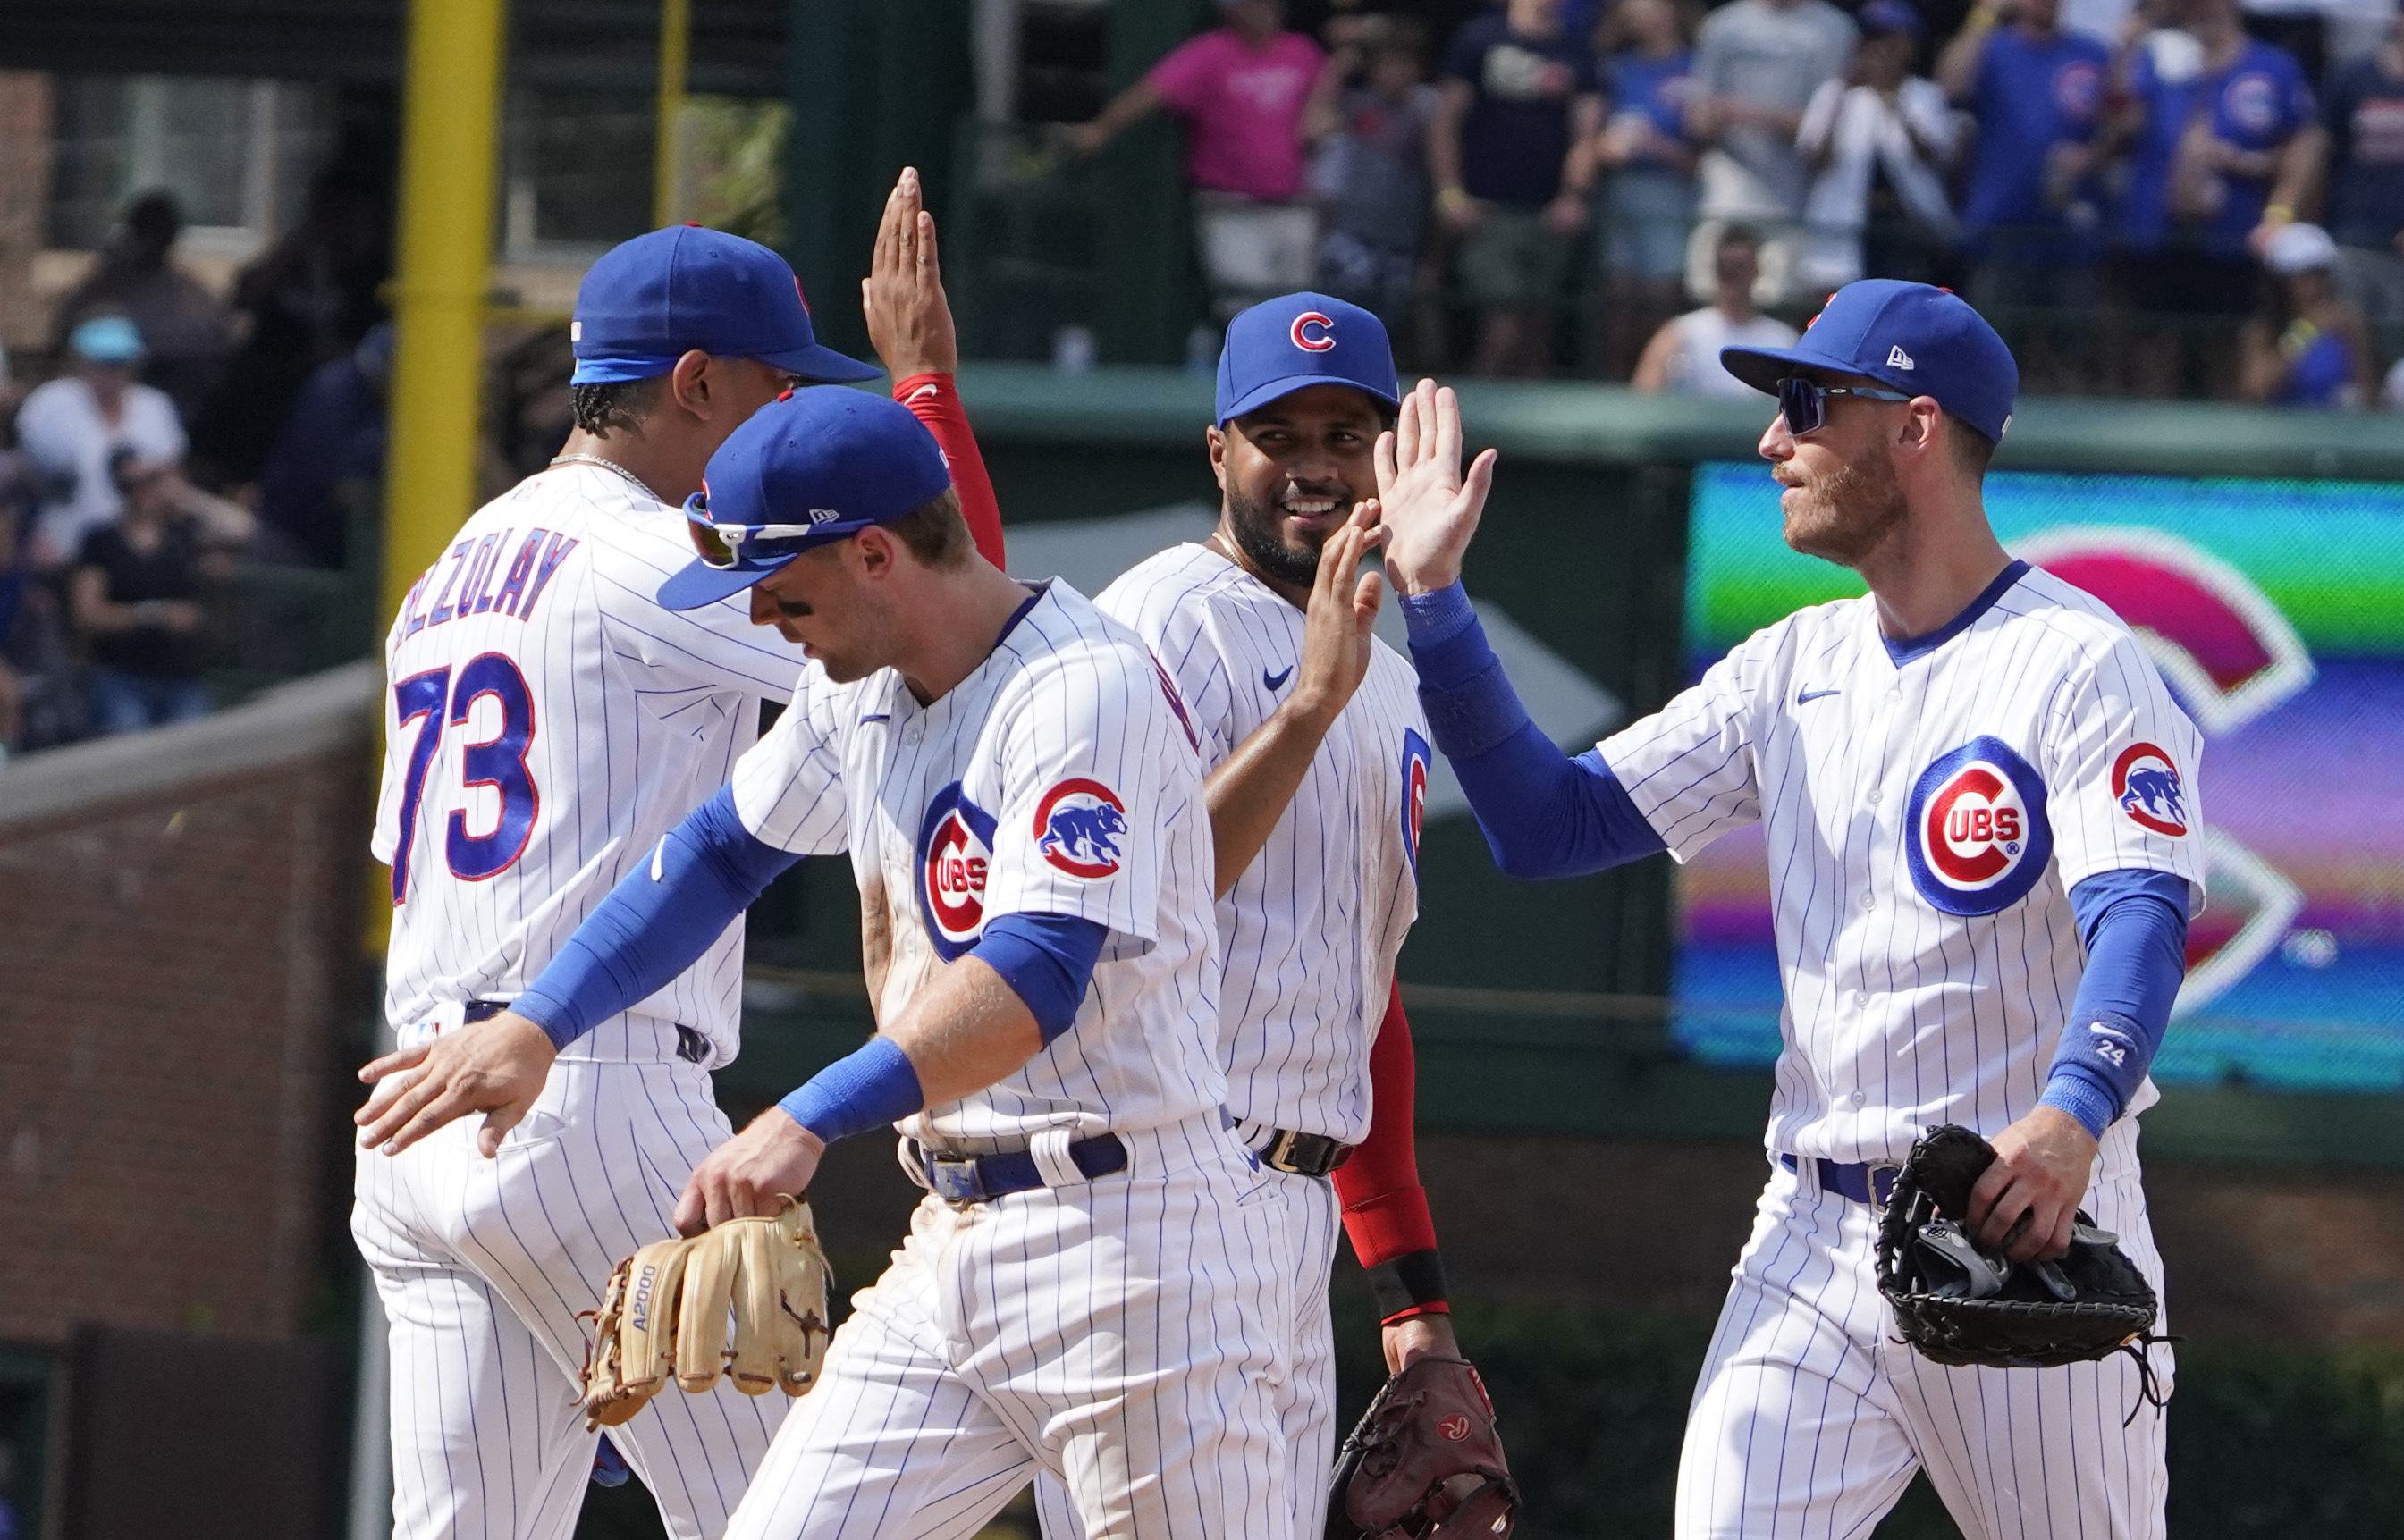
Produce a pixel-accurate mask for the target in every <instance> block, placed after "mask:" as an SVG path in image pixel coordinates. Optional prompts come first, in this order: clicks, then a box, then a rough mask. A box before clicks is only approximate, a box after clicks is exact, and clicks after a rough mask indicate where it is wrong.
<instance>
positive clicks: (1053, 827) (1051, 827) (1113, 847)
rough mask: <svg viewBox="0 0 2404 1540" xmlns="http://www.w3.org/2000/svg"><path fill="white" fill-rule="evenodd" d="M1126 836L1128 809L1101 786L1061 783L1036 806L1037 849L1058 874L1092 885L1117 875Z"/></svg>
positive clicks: (1078, 781)
mask: <svg viewBox="0 0 2404 1540" xmlns="http://www.w3.org/2000/svg"><path fill="white" fill-rule="evenodd" d="M1126 830H1127V816H1126V804H1125V803H1124V802H1122V801H1120V800H1119V798H1118V793H1116V792H1114V791H1112V790H1111V788H1110V787H1108V786H1106V785H1104V784H1101V783H1100V782H1099V781H1088V780H1085V779H1083V777H1076V778H1072V779H1070V780H1067V781H1063V782H1061V783H1060V784H1058V785H1056V786H1054V787H1053V788H1052V789H1051V790H1050V791H1047V792H1045V793H1044V794H1043V800H1042V801H1041V802H1039V803H1037V804H1036V806H1035V848H1036V849H1037V850H1038V851H1040V852H1041V853H1042V856H1043V859H1044V860H1046V861H1048V862H1050V863H1051V864H1052V865H1053V866H1054V867H1056V868H1057V869H1059V870H1061V871H1065V872H1067V873H1068V874H1069V876H1071V877H1082V878H1084V879H1086V880H1087V881H1094V880H1097V879H1099V878H1104V877H1109V876H1111V875H1112V874H1113V873H1115V872H1116V871H1117V870H1118V869H1119V866H1120V863H1121V861H1122V859H1123V858H1122V857H1121V855H1120V854H1119V836H1121V835H1123V834H1125V832H1126Z"/></svg>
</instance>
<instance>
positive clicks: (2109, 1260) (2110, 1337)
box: [1878, 1123, 2167, 1415]
mask: <svg viewBox="0 0 2404 1540" xmlns="http://www.w3.org/2000/svg"><path fill="white" fill-rule="evenodd" d="M1994 1159H1995V1150H1994V1146H1993V1145H1990V1144H1988V1143H1987V1142H1986V1141H1985V1140H1984V1139H1981V1138H1980V1137H1978V1134H1976V1133H1974V1132H1972V1131H1970V1130H1968V1129H1965V1128H1962V1127H1960V1126H1958V1125H1956V1124H1951V1123H1948V1124H1946V1125H1944V1126H1943V1127H1941V1128H1936V1129H1932V1130H1930V1131H1928V1133H1927V1135H1926V1136H1925V1137H1923V1138H1922V1139H1921V1140H1920V1142H1919V1143H1917V1144H1915V1145H1912V1146H1911V1154H1910V1156H1909V1157H1908V1158H1907V1159H1906V1160H1905V1162H1904V1166H1903V1169H1902V1171H1900V1172H1897V1173H1896V1175H1895V1180H1894V1196H1893V1197H1892V1198H1890V1199H1889V1200H1887V1208H1886V1214H1884V1216H1883V1217H1882V1218H1881V1219H1880V1224H1879V1241H1878V1280H1879V1292H1880V1294H1882V1295H1884V1296H1886V1299H1887V1303H1888V1304H1890V1305H1892V1306H1893V1307H1894V1322H1895V1326H1896V1328H1897V1329H1898V1330H1900V1331H1901V1332H1902V1334H1903V1339H1904V1340H1905V1341H1907V1342H1908V1343H1910V1344H1911V1345H1912V1346H1913V1347H1914V1348H1916V1349H1918V1350H1919V1352H1920V1353H1922V1355H1923V1356H1925V1357H1927V1358H1930V1359H1933V1360H1935V1361H1936V1362H1937V1363H1939V1364H1975V1365H1982V1366H1985V1367H1992V1368H2051V1367H2056V1366H2057V1365H2062V1364H2076V1363H2080V1362H2083V1361H2086V1360H2090V1359H2097V1358H2104V1357H2108V1356H2109V1355H2110V1354H2112V1353H2117V1352H2119V1351H2120V1350H2122V1349H2124V1348H2125V1349H2127V1350H2128V1351H2129V1352H2130V1353H2131V1354H2132V1355H2133V1356H2134V1357H2135V1358H2136V1360H2137V1362H2138V1364H2139V1366H2140V1367H2141V1370H2143V1371H2144V1372H2145V1383H2146V1386H2147V1389H2148V1392H2150V1388H2151V1385H2152V1377H2151V1372H2150V1369H2147V1368H2145V1352H2144V1349H2145V1345H2146V1344H2148V1343H2151V1342H2155V1341H2162V1340H2167V1339H2162V1338H2156V1337H2152V1336H2150V1335H2149V1333H2150V1332H2151V1331H2152V1329H2153V1325H2154V1321H2155V1318H2156V1316H2157V1315H2158V1314H2159V1304H2158V1301H2157V1300H2156V1299H2155V1297H2154V1291H2153V1286H2152V1285H2151V1284H2149V1283H2146V1282H2145V1275H2144V1274H2142V1273H2140V1272H2139V1271H2138V1270H2137V1265H2136V1264H2135V1263H2134V1262H2132V1261H2131V1260H2130V1259H2129V1256H2128V1254H2127V1253H2125V1252H2123V1251H2122V1250H2121V1249H2120V1246H2119V1237H2118V1236H2116V1235H2113V1234H2111V1233H2110V1232H2109V1231H2106V1230H2101V1229H2097V1228H2095V1222H2094V1221H2093V1220H2092V1219H2090V1218H2089V1217H2088V1216H2087V1213H2086V1211H2085V1210H2083V1209H2082V1210H2080V1211H2079V1213H2078V1214H2077V1216H2076V1220H2075V1221H2074V1225H2073V1228H2072V1230H2071V1238H2070V1251H2069V1253H2068V1255H2066V1256H2062V1257H2060V1258H2058V1259H2056V1260H2054V1261H2050V1262H2013V1261H2010V1260H2009V1259H2007V1258H2006V1257H2005V1256H2002V1255H2001V1254H1999V1253H1992V1252H1982V1251H1980V1250H1979V1249H1978V1246H1977V1245H1976V1244H1975V1243H1973V1242H1972V1241H1971V1239H1970V1236H1969V1232H1968V1231H1967V1230H1966V1229H1965V1228H1964V1219H1965V1217H1966V1215H1967V1214H1968V1213H1969V1207H1970V1189H1971V1188H1972V1187H1973V1186H1977V1185H1978V1178H1979V1177H1980V1176H1981V1175H1982V1174H1984V1173H1985V1172H1986V1169H1987V1168H1988V1167H1989V1166H1990V1165H1992V1164H1993V1163H1994ZM2147 1399H2153V1397H2152V1396H2151V1394H2148V1395H2147ZM2131 1415H2133V1413H2132V1414H2131Z"/></svg>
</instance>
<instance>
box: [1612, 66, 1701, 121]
mask: <svg viewBox="0 0 2404 1540" xmlns="http://www.w3.org/2000/svg"><path fill="white" fill-rule="evenodd" d="M1610 76H1611V110H1612V111H1614V112H1641V113H1642V114H1643V115H1644V116H1645V117H1646V118H1650V119H1651V120H1652V123H1653V127H1654V128H1655V129H1656V131H1658V132H1660V133H1661V134H1662V136H1663V137H1665V138H1669V139H1684V137H1685V136H1686V93H1687V90H1688V89H1689V88H1690V87H1692V86H1693V84H1694V76H1695V56H1694V55H1693V54H1692V53H1688V52H1684V51H1681V52H1678V53H1673V54H1670V55H1669V56H1668V57H1666V58H1661V59H1653V58H1648V57H1646V56H1645V55H1643V54H1641V53H1633V52H1631V53H1623V54H1619V55H1617V56H1616V57H1614V59H1613V60H1612V61H1611V65H1610Z"/></svg>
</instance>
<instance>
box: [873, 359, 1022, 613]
mask: <svg viewBox="0 0 2404 1540" xmlns="http://www.w3.org/2000/svg"><path fill="white" fill-rule="evenodd" d="M893 399H895V400H896V401H899V402H901V404H902V405H903V406H905V407H907V408H909V409H910V410H911V412H912V413H913V414H915V416H916V417H917V419H918V421H919V422H921V423H926V424H927V431H928V432H929V433H931V434H933V435H934V436H935V445H936V447H937V448H939V449H941V450H942V451H943V460H944V463H945V464H947V465H950V467H951V471H952V490H953V491H955V492H957V493H959V494H960V517H961V518H963V519H965V520H968V526H969V534H970V536H971V538H973V539H974V540H975V541H976V548H977V554H978V555H979V556H982V557H984V558H985V560H986V561H988V562H992V563H993V564H994V565H995V566H997V567H1004V568H1006V567H1007V566H1008V565H1009V562H1008V559H1007V556H1006V554H1005V552H1004V548H1003V543H1002V534H1001V504H1000V502H999V500H998V499H997V498H996V497H995V496H994V494H993V478H992V477H991V476H990V475H988V474H987V473H986V471H985V451H983V450H981V449H979V448H978V447H977V441H976V435H975V433H974V432H972V431H971V429H970V427H969V414H968V409H967V408H966V407H964V406H962V405H961V404H960V393H959V386H958V384H957V382H956V381H955V380H954V379H953V377H952V376H951V375H950V374H949V373H937V372H929V373H924V374H914V375H912V376H910V377H909V378H908V379H906V380H901V381H897V382H894V386H893Z"/></svg>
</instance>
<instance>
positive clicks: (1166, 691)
mask: <svg viewBox="0 0 2404 1540" xmlns="http://www.w3.org/2000/svg"><path fill="white" fill-rule="evenodd" d="M1152 673H1153V678H1155V679H1158V680H1159V681H1160V693H1161V695H1162V696H1163V697H1164V698H1165V699H1166V700H1167V701H1168V709H1169V710H1170V711H1172V712H1175V713H1176V714H1177V725H1178V726H1179V727H1181V728H1184V729H1185V741H1186V742H1188V743H1191V744H1192V745H1194V752H1195V753H1196V754H1199V753H1201V752H1202V735H1201V734H1200V733H1198V732H1195V730H1194V718H1193V717H1191V716H1188V715H1186V714H1185V697H1183V696H1181V695H1180V694H1178V693H1177V681H1176V680H1174V679H1171V678H1170V677H1168V671H1167V669H1165V668H1162V667H1161V666H1160V659H1157V658H1154V659H1153V660H1152Z"/></svg>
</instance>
